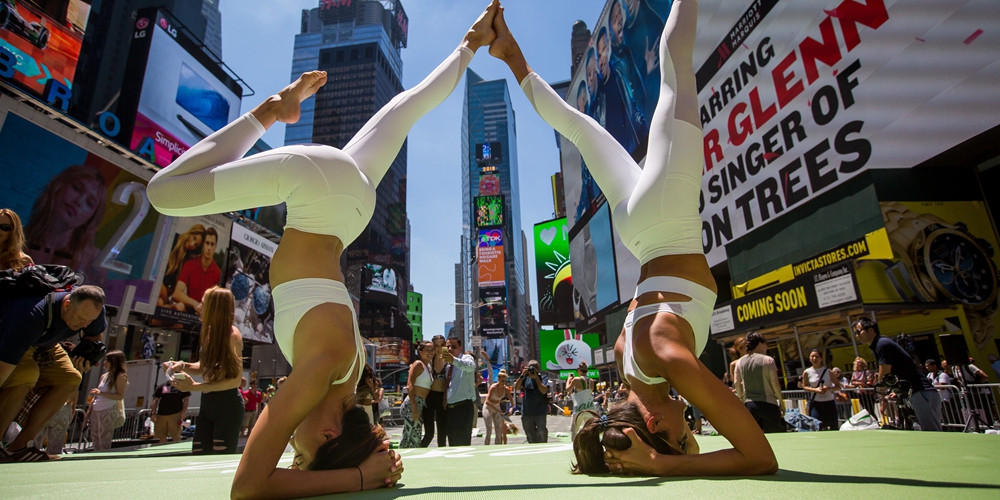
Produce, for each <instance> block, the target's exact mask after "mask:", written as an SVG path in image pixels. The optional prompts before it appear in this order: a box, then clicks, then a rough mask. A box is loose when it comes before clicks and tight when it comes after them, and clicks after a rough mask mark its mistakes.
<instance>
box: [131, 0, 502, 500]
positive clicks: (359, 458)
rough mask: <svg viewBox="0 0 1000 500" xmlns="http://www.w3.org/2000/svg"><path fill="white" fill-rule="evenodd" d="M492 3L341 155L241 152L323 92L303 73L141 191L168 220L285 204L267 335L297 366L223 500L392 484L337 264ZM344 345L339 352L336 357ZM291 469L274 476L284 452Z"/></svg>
mask: <svg viewBox="0 0 1000 500" xmlns="http://www.w3.org/2000/svg"><path fill="white" fill-rule="evenodd" d="M497 8H498V5H497V4H496V2H494V3H493V4H491V5H490V7H488V8H487V9H486V11H485V12H484V13H483V15H482V16H480V18H479V19H478V20H477V21H476V23H475V24H474V25H473V26H472V28H471V29H470V30H469V32H468V33H467V34H466V35H465V37H464V39H463V40H462V43H461V44H460V46H459V47H458V48H457V49H456V50H455V52H453V53H452V54H451V55H450V56H449V57H448V58H447V59H446V60H445V61H444V62H443V63H442V64H441V65H440V66H438V67H437V69H435V70H434V72H432V73H431V74H430V76H428V77H427V78H426V79H425V80H424V81H423V82H421V83H420V84H418V85H417V86H416V87H414V88H412V89H410V90H407V91H405V92H403V93H401V94H399V95H397V96H396V97H395V98H393V99H392V100H391V101H390V102H389V103H388V104H386V105H385V106H384V107H383V108H382V109H381V110H379V111H378V112H377V113H376V114H375V116H374V117H372V118H371V120H369V121H368V123H366V124H365V126H364V127H362V128H361V130H360V131H359V132H358V134H357V135H356V136H354V138H353V139H352V140H351V141H350V142H349V143H348V144H347V146H345V147H344V148H343V150H340V149H336V148H333V147H329V146H322V145H296V146H287V147H282V148H277V149H274V150H271V151H267V152H264V153H260V154H257V155H254V156H251V157H248V158H243V155H244V154H245V153H246V152H247V151H248V150H249V149H250V147H251V146H253V144H254V143H255V142H256V141H257V139H259V138H260V137H261V135H263V134H264V131H265V130H267V128H268V127H270V126H271V125H273V124H274V123H275V122H277V121H281V122H285V123H294V122H295V121H296V120H298V118H299V113H300V103H301V102H302V101H303V100H305V99H306V98H308V97H310V96H311V95H313V94H315V93H316V91H317V90H318V89H319V88H320V87H321V86H323V84H325V83H326V74H325V73H324V72H322V71H313V72H309V73H305V74H303V75H302V76H301V77H300V78H299V79H298V80H296V81H295V82H294V83H292V84H291V85H289V86H288V87H285V88H284V89H283V90H281V91H280V92H278V94H277V95H274V96H271V97H269V98H268V99H267V100H266V101H265V102H264V103H262V104H261V105H259V106H257V107H256V108H254V109H253V110H252V111H251V112H250V113H248V114H246V115H243V116H242V117H240V118H239V119H237V120H236V121H234V122H233V123H230V124H229V125H227V126H226V127H224V128H222V129H221V130H219V131H218V132H216V133H214V134H212V135H210V136H209V137H207V138H206V139H205V140H203V141H201V142H199V143H198V144H196V145H195V146H194V147H192V148H191V149H190V150H189V151H188V152H186V153H185V154H183V155H182V156H181V157H180V158H178V159H177V160H176V161H174V162H173V163H172V164H171V165H170V166H169V167H167V168H164V169H163V170H161V171H160V172H159V173H157V174H156V175H155V176H154V177H153V179H152V180H151V181H150V182H149V186H148V189H147V194H148V196H149V200H150V202H151V203H152V204H153V206H154V207H156V209H157V210H158V211H160V212H161V213H164V214H166V215H171V216H175V217H185V216H195V215H205V214H213V213H224V212H229V211H235V210H243V209H247V208H250V207H260V206H268V205H276V204H278V203H281V202H285V204H286V206H287V210H288V215H287V217H288V218H287V224H286V226H285V231H284V235H283V237H282V241H281V244H280V245H279V246H278V248H277V250H276V251H275V253H274V258H273V260H272V262H271V269H270V282H271V283H272V284H273V285H274V288H273V290H272V296H273V298H274V305H275V320H274V322H275V325H274V330H275V337H276V339H277V341H278V345H280V346H281V350H282V352H283V353H284V355H285V357H286V358H287V359H288V361H289V362H290V363H294V366H295V370H294V371H293V372H292V374H291V375H289V376H288V379H287V380H286V381H285V384H284V386H283V387H282V389H281V390H280V391H278V392H277V393H276V394H275V396H274V398H273V399H271V401H270V403H269V404H268V405H267V408H266V409H265V410H264V412H263V413H262V414H261V416H260V419H259V420H258V422H257V426H256V427H255V428H254V431H253V433H252V434H251V436H250V439H249V440H248V441H247V444H246V448H245V450H244V453H243V456H242V458H241V460H240V465H239V467H238V468H237V471H236V476H235V478H234V480H233V486H232V492H231V494H232V496H233V498H299V497H307V496H314V495H323V494H330V493H340V492H351V491H360V490H369V489H374V488H379V487H385V486H392V485H394V484H395V483H396V482H397V481H398V480H399V478H400V475H401V473H402V472H403V469H402V462H401V461H400V460H399V455H398V454H396V453H395V452H391V451H389V450H388V441H384V433H381V428H378V427H376V426H373V425H372V424H371V423H370V421H369V420H368V417H367V415H366V414H365V412H364V410H363V409H362V408H360V407H358V406H356V405H355V401H354V393H355V386H356V385H357V382H358V377H359V374H360V373H361V371H362V367H363V366H365V356H364V352H365V351H364V346H363V345H362V341H361V336H360V334H359V332H358V325H357V318H356V316H355V311H354V309H353V306H352V303H351V297H350V295H349V294H348V292H347V289H346V288H345V286H344V283H343V281H344V275H343V273H342V271H341V269H340V264H339V263H340V256H341V253H342V252H343V251H344V247H346V246H347V245H348V244H350V243H351V242H352V241H353V240H354V239H355V238H356V237H357V236H358V235H359V234H360V233H361V232H362V231H363V230H364V228H365V226H366V225H367V224H368V221H369V220H370V219H371V216H372V213H373V212H374V209H375V187H376V185H378V183H379V181H380V180H381V179H382V176H383V175H384V174H385V172H386V171H387V170H388V168H389V166H390V164H391V163H392V161H393V159H394V158H395V157H396V154H397V153H398V151H399V148H400V147H401V146H402V144H403V141H404V140H405V139H406V135H407V133H408V132H409V130H410V128H411V127H412V126H413V125H414V124H415V123H416V121H417V120H418V119H419V118H420V117H421V116H423V115H424V114H426V113H427V112H429V111H430V110H432V109H433V108H434V107H435V106H437V105H438V104H440V103H441V102H442V101H444V99H445V98H446V97H448V95H449V94H450V93H451V91H452V90H453V89H454V88H455V86H456V85H457V84H458V82H459V81H460V79H461V78H462V74H463V72H464V71H465V68H466V66H468V64H469V62H470V61H471V60H472V57H473V55H474V53H475V51H476V50H477V49H478V48H479V47H481V46H483V45H488V44H489V43H490V42H492V41H493V38H494V34H493V29H492V22H493V15H494V13H495V12H496V10H497ZM345 346H349V347H345ZM289 438H291V445H292V446H293V447H294V448H295V452H296V453H295V459H294V462H293V464H292V469H291V470H289V469H285V468H277V467H276V466H277V465H278V461H279V460H280V459H281V455H282V453H283V452H284V450H285V446H286V445H288V444H289Z"/></svg>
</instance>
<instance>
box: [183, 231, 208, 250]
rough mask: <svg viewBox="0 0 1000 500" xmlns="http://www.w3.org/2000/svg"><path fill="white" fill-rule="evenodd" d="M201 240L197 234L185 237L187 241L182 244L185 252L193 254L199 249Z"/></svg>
mask: <svg viewBox="0 0 1000 500" xmlns="http://www.w3.org/2000/svg"><path fill="white" fill-rule="evenodd" d="M202 238H203V237H202V235H200V234H197V233H192V234H189V235H188V237H187V241H185V242H184V249H185V250H187V251H188V252H194V251H195V250H198V249H199V248H201V244H202Z"/></svg>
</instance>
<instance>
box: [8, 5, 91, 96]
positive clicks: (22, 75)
mask: <svg viewBox="0 0 1000 500" xmlns="http://www.w3.org/2000/svg"><path fill="white" fill-rule="evenodd" d="M89 16H90V1H89V0H88V1H84V0H49V1H46V2H25V1H24V0H0V49H4V50H6V51H8V52H10V54H11V55H13V56H14V59H15V60H16V64H14V65H13V68H11V71H10V72H9V73H10V75H5V76H7V77H9V78H11V79H12V80H14V81H15V82H17V83H18V84H19V85H20V86H21V87H24V88H26V89H28V90H30V91H32V92H33V93H35V94H38V95H41V94H42V92H43V91H44V90H45V85H46V84H47V83H48V82H49V80H55V81H56V82H59V83H61V84H63V85H65V86H66V87H68V88H73V77H74V76H75V74H76V62H77V59H79V57H80V48H81V47H82V45H83V33H84V32H85V31H86V30H87V19H88V17H89ZM3 62H4V66H6V63H8V61H3Z"/></svg>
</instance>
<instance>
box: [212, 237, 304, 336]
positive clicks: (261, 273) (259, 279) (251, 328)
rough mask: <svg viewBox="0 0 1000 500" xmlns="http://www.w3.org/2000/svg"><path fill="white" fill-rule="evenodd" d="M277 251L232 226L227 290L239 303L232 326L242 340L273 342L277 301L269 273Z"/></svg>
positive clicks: (261, 238) (265, 242)
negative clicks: (272, 290) (273, 296)
mask: <svg viewBox="0 0 1000 500" xmlns="http://www.w3.org/2000/svg"><path fill="white" fill-rule="evenodd" d="M277 248H278V244H277V243H275V242H273V241H271V240H269V239H267V238H265V237H263V236H261V235H259V234H257V233H255V232H253V231H251V230H249V229H247V228H245V227H243V226H241V225H239V224H233V237H232V244H231V245H230V246H229V266H228V268H227V270H226V287H227V288H229V289H230V290H232V292H233V298H234V299H236V313H235V315H234V318H233V325H234V326H236V328H238V329H239V330H240V334H241V335H242V336H243V340H249V341H251V342H262V343H265V344H270V343H272V342H274V300H273V299H272V298H271V283H270V278H269V273H270V270H271V259H272V258H273V257H274V251H275V250H277ZM282 348H291V346H282ZM289 352H290V351H289Z"/></svg>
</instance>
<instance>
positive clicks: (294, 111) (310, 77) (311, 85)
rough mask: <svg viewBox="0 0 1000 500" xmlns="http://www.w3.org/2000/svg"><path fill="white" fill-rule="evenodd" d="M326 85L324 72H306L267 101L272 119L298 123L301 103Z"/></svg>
mask: <svg viewBox="0 0 1000 500" xmlns="http://www.w3.org/2000/svg"><path fill="white" fill-rule="evenodd" d="M325 84H326V71H308V72H306V73H302V76H300V77H299V79H298V80H295V81H294V82H292V83H291V85H289V86H287V87H285V88H283V89H281V90H280V91H279V92H278V93H277V94H276V95H274V96H271V97H270V99H269V101H270V102H271V105H272V106H273V112H274V119H275V120H277V121H279V122H284V123H295V122H297V121H299V115H300V113H301V111H302V110H301V104H302V101H304V100H306V99H308V98H309V97H311V96H312V95H313V94H315V93H316V91H318V90H319V88H320V87H322V86H323V85H325Z"/></svg>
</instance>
